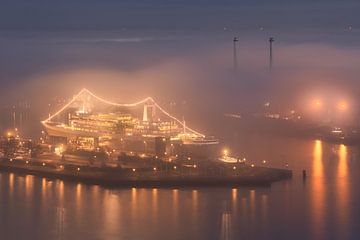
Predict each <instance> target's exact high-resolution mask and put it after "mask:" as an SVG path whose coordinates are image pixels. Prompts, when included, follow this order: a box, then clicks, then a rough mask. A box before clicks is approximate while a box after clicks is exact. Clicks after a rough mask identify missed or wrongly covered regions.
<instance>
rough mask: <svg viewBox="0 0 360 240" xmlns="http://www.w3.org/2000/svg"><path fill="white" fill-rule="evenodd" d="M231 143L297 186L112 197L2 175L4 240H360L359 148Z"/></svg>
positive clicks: (129, 192)
mask: <svg viewBox="0 0 360 240" xmlns="http://www.w3.org/2000/svg"><path fill="white" fill-rule="evenodd" d="M233 145H234V146H231V147H232V148H233V149H236V151H238V153H240V154H242V155H243V156H246V158H247V159H248V161H249V162H253V163H255V164H257V165H259V164H262V161H263V160H266V161H267V163H266V164H267V165H270V166H276V167H285V166H286V164H288V166H289V168H291V169H294V178H293V179H292V180H290V181H284V182H278V183H275V184H273V185H272V186H271V188H236V189H231V188H194V189H181V188H180V189H141V188H140V189H139V188H132V189H107V188H103V187H99V186H88V185H83V184H76V183H68V182H63V181H59V180H55V181H50V180H47V179H42V178H37V177H33V176H20V175H16V174H8V173H1V174H0V184H1V185H0V186H1V188H0V230H1V231H0V232H1V233H0V234H1V235H0V236H1V239H360V203H359V202H360V190H359V170H360V168H359V166H360V164H359V163H360V153H359V148H358V147H346V146H343V145H331V144H326V143H324V142H321V141H315V140H291V139H282V138H277V139H274V138H272V139H271V140H270V139H267V138H264V137H258V136H254V137H252V138H247V139H246V140H245V139H244V140H242V141H240V140H239V141H238V142H237V143H236V144H233ZM250 146H252V147H253V146H257V148H256V149H254V148H250ZM245 149H253V151H246V150H245ZM302 169H306V170H307V172H308V178H307V179H306V181H303V180H302V177H301V171H302Z"/></svg>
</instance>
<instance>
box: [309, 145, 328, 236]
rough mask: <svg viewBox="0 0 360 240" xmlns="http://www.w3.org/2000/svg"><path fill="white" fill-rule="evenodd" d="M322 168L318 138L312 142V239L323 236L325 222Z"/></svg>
mask: <svg viewBox="0 0 360 240" xmlns="http://www.w3.org/2000/svg"><path fill="white" fill-rule="evenodd" d="M323 171H324V169H323V146H322V142H321V141H320V140H316V141H315V142H314V150H313V164H312V172H313V175H312V188H313V189H312V192H311V194H312V199H311V203H312V214H311V215H312V222H313V223H312V225H311V226H312V227H313V232H314V235H315V237H314V239H322V238H323V236H322V235H323V229H324V224H325V216H324V214H325V209H324V207H325V205H324V204H325V186H324V172H323Z"/></svg>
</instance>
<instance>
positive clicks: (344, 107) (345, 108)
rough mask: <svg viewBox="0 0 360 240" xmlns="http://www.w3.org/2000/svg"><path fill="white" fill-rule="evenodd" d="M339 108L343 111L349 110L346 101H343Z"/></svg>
mask: <svg viewBox="0 0 360 240" xmlns="http://www.w3.org/2000/svg"><path fill="white" fill-rule="evenodd" d="M338 108H339V110H341V111H346V110H347V109H348V104H347V103H346V102H345V101H341V102H339V104H338Z"/></svg>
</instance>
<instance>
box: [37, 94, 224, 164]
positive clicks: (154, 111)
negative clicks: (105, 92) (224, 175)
mask: <svg viewBox="0 0 360 240" xmlns="http://www.w3.org/2000/svg"><path fill="white" fill-rule="evenodd" d="M42 124H43V126H44V127H45V129H46V134H47V136H46V141H47V143H48V144H49V146H52V147H53V148H54V151H56V152H58V153H59V154H61V152H62V151H72V152H76V151H83V152H84V151H88V152H94V151H95V152H99V151H101V152H104V153H106V154H109V155H110V154H113V155H120V154H126V155H134V156H143V157H156V158H161V159H165V160H169V161H171V160H172V159H188V158H197V159H203V160H211V159H212V158H216V156H217V152H218V149H217V146H218V140H217V139H215V138H213V137H207V136H205V135H204V134H202V133H199V132H198V131H195V130H194V129H192V128H190V127H188V126H187V125H186V124H185V121H184V120H182V121H181V120H179V119H177V118H176V117H174V116H172V115H171V114H170V113H168V112H167V111H165V110H164V109H163V108H162V107H161V106H160V105H158V104H157V103H156V102H155V101H154V99H153V98H151V97H148V98H146V99H144V100H142V101H139V102H137V103H131V104H120V103H114V102H111V101H108V100H105V99H103V98H101V97H98V96H96V95H95V94H93V93H92V92H90V91H89V90H87V89H83V90H81V91H80V92H79V93H78V94H77V95H76V96H74V97H73V99H72V100H71V101H69V102H68V103H67V104H66V105H65V106H63V107H62V108H61V109H59V111H58V112H56V113H54V114H53V115H50V116H49V117H48V118H47V119H46V120H44V121H42Z"/></svg>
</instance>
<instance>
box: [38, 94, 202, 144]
mask: <svg viewBox="0 0 360 240" xmlns="http://www.w3.org/2000/svg"><path fill="white" fill-rule="evenodd" d="M84 93H86V94H89V95H90V96H92V97H94V98H95V99H97V100H98V101H100V102H103V103H106V104H109V105H113V106H118V107H135V106H138V105H140V104H144V103H147V102H151V103H153V104H154V105H155V107H157V108H158V109H159V110H160V111H161V112H162V113H163V114H164V115H166V116H167V117H169V118H171V119H173V120H174V121H175V122H177V123H178V124H179V125H180V126H182V127H183V128H184V129H186V130H187V131H189V132H191V133H194V134H195V135H198V136H200V137H205V135H203V134H201V133H199V132H197V131H195V130H193V129H191V128H189V127H187V126H185V124H184V123H183V122H182V121H180V120H179V119H177V118H175V117H174V116H172V115H171V114H169V113H168V112H166V111H165V110H164V109H163V108H162V107H160V106H159V105H158V104H157V103H156V102H155V100H154V99H153V98H152V97H147V98H145V99H143V100H141V101H139V102H136V103H130V104H120V103H114V102H111V101H108V100H105V99H103V98H101V97H98V96H96V95H95V94H94V93H92V92H90V91H89V90H87V89H86V88H84V89H82V90H81V91H80V92H79V93H78V94H77V95H75V96H74V97H73V99H72V100H71V101H70V102H68V103H67V104H66V105H64V106H63V107H62V108H61V109H60V110H59V111H57V112H56V113H54V114H53V115H50V116H49V117H48V118H47V119H45V120H44V121H42V122H41V123H42V124H43V125H45V126H47V127H49V126H48V125H47V122H49V121H51V120H52V119H53V118H54V117H56V116H57V115H59V114H60V113H61V112H63V111H64V110H65V109H66V108H67V107H69V106H70V105H71V104H72V103H74V102H75V101H76V100H77V99H78V98H79V97H80V96H81V95H82V94H84Z"/></svg>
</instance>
